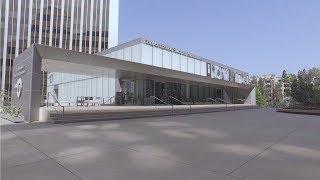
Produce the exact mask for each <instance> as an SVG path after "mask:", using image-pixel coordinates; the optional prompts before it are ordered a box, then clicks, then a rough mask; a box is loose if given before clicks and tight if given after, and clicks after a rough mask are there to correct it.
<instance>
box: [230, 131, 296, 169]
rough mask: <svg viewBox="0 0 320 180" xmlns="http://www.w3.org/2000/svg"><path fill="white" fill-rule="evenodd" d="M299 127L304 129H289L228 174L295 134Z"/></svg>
mask: <svg viewBox="0 0 320 180" xmlns="http://www.w3.org/2000/svg"><path fill="white" fill-rule="evenodd" d="M298 129H302V128H295V129H293V130H291V131H289V132H288V133H287V134H286V135H284V136H282V137H280V138H279V139H278V140H277V141H275V142H273V143H271V144H270V145H269V146H267V147H266V148H264V149H263V150H262V151H261V152H259V153H258V154H256V155H254V156H252V157H251V158H249V159H248V160H247V161H245V162H243V163H242V164H241V165H240V166H239V167H236V168H235V169H233V170H232V171H230V172H229V173H227V174H226V175H231V174H233V173H234V172H236V171H237V170H239V169H240V168H242V167H243V166H245V165H247V164H248V163H249V162H250V161H252V160H254V159H256V158H258V157H259V156H260V155H261V154H263V153H265V152H266V151H268V150H269V149H271V148H272V147H273V146H275V145H277V144H279V143H280V142H282V141H283V140H285V139H287V138H288V137H289V136H290V135H291V134H293V133H294V132H296V131H297V130H298Z"/></svg>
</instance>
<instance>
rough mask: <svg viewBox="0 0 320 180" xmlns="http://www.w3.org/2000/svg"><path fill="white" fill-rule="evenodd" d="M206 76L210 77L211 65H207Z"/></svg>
mask: <svg viewBox="0 0 320 180" xmlns="http://www.w3.org/2000/svg"><path fill="white" fill-rule="evenodd" d="M207 76H208V77H211V64H210V63H207Z"/></svg>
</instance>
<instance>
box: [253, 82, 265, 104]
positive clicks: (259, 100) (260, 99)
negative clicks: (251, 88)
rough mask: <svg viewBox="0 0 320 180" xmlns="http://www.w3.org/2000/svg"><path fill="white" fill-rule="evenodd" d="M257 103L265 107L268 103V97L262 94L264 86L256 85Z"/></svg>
mask: <svg viewBox="0 0 320 180" xmlns="http://www.w3.org/2000/svg"><path fill="white" fill-rule="evenodd" d="M255 87H256V103H257V105H258V106H260V107H264V106H266V105H267V99H266V97H265V96H264V95H263V94H262V88H261V87H260V86H259V85H256V86H255Z"/></svg>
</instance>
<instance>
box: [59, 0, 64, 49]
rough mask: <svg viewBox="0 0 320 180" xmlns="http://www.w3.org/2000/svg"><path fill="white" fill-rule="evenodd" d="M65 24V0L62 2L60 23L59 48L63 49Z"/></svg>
mask: <svg viewBox="0 0 320 180" xmlns="http://www.w3.org/2000/svg"><path fill="white" fill-rule="evenodd" d="M63 23H64V0H62V2H61V21H60V41H59V48H62V39H63Z"/></svg>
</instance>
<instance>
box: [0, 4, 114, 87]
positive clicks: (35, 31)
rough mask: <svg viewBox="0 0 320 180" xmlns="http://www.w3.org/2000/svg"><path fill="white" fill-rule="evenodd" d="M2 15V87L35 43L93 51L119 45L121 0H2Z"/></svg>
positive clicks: (10, 83) (0, 29)
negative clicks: (22, 56)
mask: <svg viewBox="0 0 320 180" xmlns="http://www.w3.org/2000/svg"><path fill="white" fill-rule="evenodd" d="M0 14H1V26H0V45H1V46H0V55H1V57H0V58H1V75H0V76H1V82H0V83H1V90H8V91H11V88H12V87H11V86H12V72H13V69H12V67H13V59H14V58H15V57H17V56H18V55H19V54H20V53H22V52H23V51H24V50H25V49H27V48H28V47H30V46H31V45H32V44H43V45H48V46H53V47H59V48H64V49H68V50H73V51H79V52H85V53H89V54H93V53H97V52H100V51H102V50H105V49H108V48H110V47H113V46H116V45H118V19H119V0H1V1H0Z"/></svg>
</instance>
